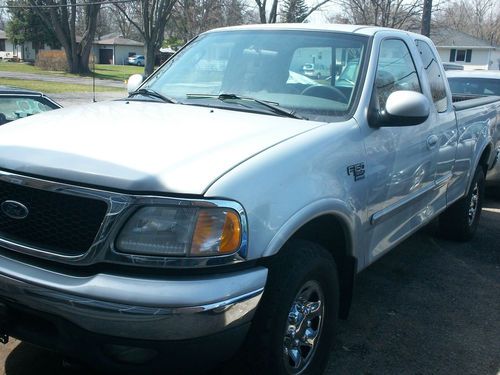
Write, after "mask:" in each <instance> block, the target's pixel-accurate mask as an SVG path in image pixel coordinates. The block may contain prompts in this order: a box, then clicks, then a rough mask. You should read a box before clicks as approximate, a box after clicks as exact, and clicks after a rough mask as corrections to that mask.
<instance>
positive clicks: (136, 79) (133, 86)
mask: <svg viewBox="0 0 500 375" xmlns="http://www.w3.org/2000/svg"><path fill="white" fill-rule="evenodd" d="M142 81H144V77H143V76H142V75H141V74H132V75H131V76H130V78H129V79H128V82H127V92H128V93H129V94H130V93H133V92H134V91H136V90H137V89H138V88H139V86H140V85H141V84H142Z"/></svg>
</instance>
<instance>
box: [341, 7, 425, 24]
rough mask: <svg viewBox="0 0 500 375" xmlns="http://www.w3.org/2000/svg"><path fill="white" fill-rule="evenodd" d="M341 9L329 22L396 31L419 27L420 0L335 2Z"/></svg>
mask: <svg viewBox="0 0 500 375" xmlns="http://www.w3.org/2000/svg"><path fill="white" fill-rule="evenodd" d="M336 3H337V4H338V5H339V6H340V9H342V13H341V14H340V15H336V16H334V17H332V19H331V20H334V21H337V22H338V21H342V22H343V23H353V24H358V25H374V26H383V27H392V28H396V29H403V28H405V29H407V28H415V27H417V26H418V28H420V27H419V25H420V19H421V14H422V3H421V1H420V0H409V1H408V0H336Z"/></svg>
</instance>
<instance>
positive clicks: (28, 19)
mask: <svg viewBox="0 0 500 375" xmlns="http://www.w3.org/2000/svg"><path fill="white" fill-rule="evenodd" d="M10 4H14V3H13V2H12V1H11V2H9V5H10ZM9 14H10V20H9V21H8V24H7V27H6V30H5V32H6V33H7V37H8V38H9V39H10V40H11V41H12V43H13V44H15V45H23V44H25V43H28V42H32V43H33V45H34V46H35V50H36V49H38V47H39V46H43V44H47V45H49V46H50V47H51V48H59V47H60V46H61V45H60V43H59V42H58V40H57V38H56V36H55V34H54V33H53V32H52V31H51V30H49V29H48V28H47V26H46V25H45V24H44V23H43V21H42V19H41V18H40V17H39V16H38V14H36V12H35V11H34V10H33V9H32V8H9Z"/></svg>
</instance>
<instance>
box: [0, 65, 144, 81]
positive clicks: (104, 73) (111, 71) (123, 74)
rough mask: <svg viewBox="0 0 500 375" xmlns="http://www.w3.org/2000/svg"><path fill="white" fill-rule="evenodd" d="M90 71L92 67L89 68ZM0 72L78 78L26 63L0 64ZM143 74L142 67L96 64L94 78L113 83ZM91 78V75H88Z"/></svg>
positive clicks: (74, 75)
mask: <svg viewBox="0 0 500 375" xmlns="http://www.w3.org/2000/svg"><path fill="white" fill-rule="evenodd" d="M90 69H91V70H92V65H91V66H90ZM0 71H4V72H19V73H33V74H44V75H59V76H65V77H79V76H78V75H76V74H69V73H66V72H55V71H49V70H42V69H39V68H37V67H36V66H33V65H30V64H27V63H14V62H4V61H2V62H0ZM143 72H144V68H143V67H139V66H132V65H105V64H96V66H95V76H96V78H101V79H111V80H115V81H125V80H127V79H128V77H130V76H131V75H132V74H137V73H138V74H142V73H143ZM90 76H91V75H90Z"/></svg>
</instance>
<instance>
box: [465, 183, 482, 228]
mask: <svg viewBox="0 0 500 375" xmlns="http://www.w3.org/2000/svg"><path fill="white" fill-rule="evenodd" d="M478 206H479V184H478V183H477V182H476V183H475V184H474V188H473V189H472V194H471V197H470V203H469V211H468V213H467V221H468V223H469V225H472V223H473V222H474V219H475V218H476V214H477V209H478Z"/></svg>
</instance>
